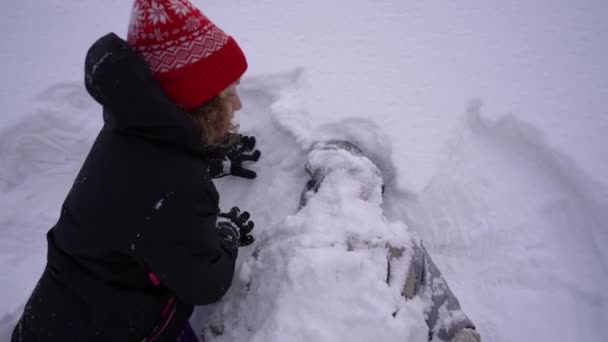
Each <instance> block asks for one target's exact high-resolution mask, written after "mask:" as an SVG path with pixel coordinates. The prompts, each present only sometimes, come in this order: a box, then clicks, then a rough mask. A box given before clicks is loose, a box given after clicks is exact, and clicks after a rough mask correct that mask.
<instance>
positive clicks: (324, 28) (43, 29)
mask: <svg viewBox="0 0 608 342" xmlns="http://www.w3.org/2000/svg"><path fill="white" fill-rule="evenodd" d="M195 3H196V4H197V5H199V6H200V7H201V8H202V9H203V10H204V12H205V13H206V14H207V15H208V16H209V17H210V18H211V19H212V20H214V21H215V22H216V23H217V24H218V25H219V26H220V27H222V28H223V29H224V30H225V31H227V32H229V33H230V34H232V35H233V36H234V37H235V38H236V39H237V40H238V42H239V43H240V45H241V46H242V47H243V49H244V50H245V52H246V54H247V56H248V60H249V65H250V67H249V71H248V73H247V74H246V75H245V77H244V78H243V81H242V84H241V94H242V98H243V103H244V107H245V108H244V109H243V110H242V111H241V112H240V113H239V114H238V115H237V118H238V120H239V122H240V124H241V128H242V130H243V132H245V133H248V134H254V135H255V136H256V137H257V138H258V144H259V148H260V149H261V150H262V153H263V155H262V158H261V159H260V161H259V162H258V163H257V164H256V165H255V166H254V168H255V170H256V171H258V174H259V177H258V178H257V179H256V180H254V181H249V180H244V179H234V178H227V179H222V180H220V181H218V182H217V185H218V188H219V190H220V194H221V206H222V207H223V208H224V209H228V208H230V207H231V206H233V205H238V206H240V207H241V208H243V209H246V210H248V211H250V212H251V213H252V217H253V220H254V221H255V222H256V228H255V230H254V234H255V235H256V238H257V242H256V244H254V246H253V247H249V248H244V249H242V250H241V254H240V257H239V268H238V270H237V275H236V277H235V279H234V286H233V288H232V289H231V290H230V291H229V293H228V294H227V296H226V298H225V299H224V301H223V302H222V303H219V304H217V305H214V306H210V307H207V308H203V309H201V310H200V312H198V313H197V315H195V316H194V317H193V320H192V322H193V324H194V325H195V326H197V327H202V326H203V325H204V324H207V323H205V322H202V319H203V318H206V317H208V313H209V312H212V313H213V312H217V310H224V309H225V313H226V314H227V316H224V317H223V318H221V319H222V320H224V323H226V329H228V331H230V329H231V328H234V330H233V331H234V333H236V332H242V334H239V335H237V336H234V335H232V336H233V337H235V340H237V341H249V340H255V339H256V338H257V339H260V340H264V339H271V338H272V337H273V336H279V335H280V334H281V333H282V332H281V331H278V330H273V326H272V324H270V321H271V320H270V321H266V322H264V321H263V320H264V319H265V318H272V317H274V318H276V319H279V318H280V319H283V320H286V321H284V322H285V323H286V324H293V327H294V329H301V330H300V331H302V332H304V331H305V329H307V328H310V327H311V326H312V325H314V326H316V327H317V328H318V330H315V331H313V332H311V334H312V335H300V336H295V335H288V334H287V332H285V333H284V334H283V335H282V336H284V337H285V340H301V341H306V340H310V339H313V338H312V337H310V338H307V336H319V335H315V334H323V332H324V331H325V332H329V331H330V327H329V326H327V325H325V326H324V322H326V321H331V318H332V317H334V318H335V317H344V318H345V320H347V321H348V318H352V317H356V314H357V312H356V310H361V309H362V308H367V309H368V310H369V312H370V313H372V312H380V311H382V310H381V309H382V307H383V306H384V307H386V308H387V310H388V307H390V305H388V304H387V303H388V302H389V299H388V298H390V293H389V292H390V287H386V286H385V287H380V286H379V284H380V282H379V281H378V279H379V278H381V273H382V270H381V269H380V267H379V266H378V267H374V264H375V263H378V259H377V258H378V256H377V255H375V254H374V249H373V248H371V249H360V250H359V251H358V252H356V253H355V254H354V255H353V258H352V260H349V261H348V262H344V263H332V260H337V259H332V255H336V254H339V253H345V252H344V250H343V249H336V248H330V247H331V246H330V247H327V246H326V245H324V246H325V247H319V248H317V249H315V250H316V251H317V253H310V254H302V255H296V257H297V258H296V259H295V260H297V261H298V262H299V264H298V263H296V264H295V266H292V268H285V265H283V264H281V253H282V252H285V253H296V252H295V251H294V250H292V249H290V248H289V247H290V246H300V245H302V244H306V243H308V244H311V245H322V244H323V243H327V242H328V241H329V240H330V239H331V238H332V236H334V235H333V234H338V232H337V231H335V230H333V231H331V232H332V233H328V234H321V232H322V228H323V227H325V226H326V225H327V224H328V223H329V222H331V220H334V218H332V217H331V215H327V216H326V217H325V219H326V220H323V218H322V217H321V218H315V217H314V216H310V215H308V216H307V211H303V212H300V213H298V205H299V195H300V191H301V190H302V188H303V187H304V184H305V182H306V174H305V172H304V169H303V165H304V161H305V157H306V152H307V148H308V147H309V146H310V144H311V143H313V142H314V141H317V140H319V139H324V138H347V139H351V140H353V141H354V142H355V143H358V144H359V145H360V146H362V147H363V148H364V150H366V153H368V154H369V155H370V157H371V158H372V160H373V161H374V162H375V163H376V164H377V165H378V166H379V167H380V169H381V170H382V173H383V178H384V181H385V183H386V193H385V195H384V197H383V203H382V209H383V211H384V214H385V215H386V217H387V219H386V221H383V223H382V224H378V225H377V229H378V232H382V231H383V229H388V228H387V227H393V228H394V227H396V226H399V227H402V228H403V230H402V231H400V232H401V233H400V234H405V233H406V230H407V229H406V227H407V228H408V229H409V231H408V233H412V234H416V235H417V236H419V237H420V238H422V240H423V241H424V243H425V245H426V247H427V249H428V250H429V252H430V254H431V256H432V257H433V259H434V260H435V261H436V263H437V265H438V267H439V268H440V269H441V271H442V272H443V273H444V276H445V277H446V279H447V281H448V283H449V284H450V286H451V288H452V290H453V291H454V292H455V294H456V295H457V296H458V297H459V299H460V302H461V304H462V307H463V310H464V311H465V312H466V313H467V314H468V315H469V316H470V318H471V319H472V320H473V321H474V322H475V323H476V324H477V326H478V329H479V331H480V333H481V335H482V338H483V340H485V341H498V342H502V341H547V342H555V341H578V340H582V341H605V340H606V336H608V326H606V324H605V323H606V322H607V321H608V294H606V291H605V289H606V288H607V287H608V252H606V247H605V246H608V224H607V222H608V176H607V175H608V152H606V149H605V146H607V143H608V138H606V134H605V132H606V131H607V129H608V100H606V99H607V98H608V62H606V61H607V60H608V56H607V55H608V41H607V40H606V38H605V37H606V36H607V34H608V3H606V2H604V1H599V0H583V1H576V2H575V1H571V2H567V1H549V0H539V1H533V2H532V1H524V0H507V1H502V2H500V3H496V2H486V1H481V0H473V1H468V2H466V3H463V2H454V1H448V0H439V1H434V2H419V1H417V2H414V1H396V0H393V1H383V2H372V1H361V0H355V1H345V0H336V1H332V2H322V1H317V0H313V1H307V2H298V3H294V2H284V1H283V2H282V1H278V0H264V1H257V2H250V1H244V0H235V1H231V2H229V3H227V2H225V1H218V0H213V1H205V2H203V1H195ZM130 6H131V3H130V1H119V0H107V1H99V0H87V1H75V0H61V1H59V0H48V1H44V2H40V1H34V0H23V1H18V2H14V1H4V2H2V3H0V30H1V31H2V32H3V33H4V41H3V42H4V44H3V46H2V47H0V62H1V63H0V70H1V72H2V73H1V74H2V76H3V82H1V83H0V106H1V109H2V113H3V116H2V117H0V192H1V195H0V283H1V284H2V291H1V294H0V296H1V299H2V300H1V301H0V340H7V339H8V336H9V333H10V330H11V328H12V325H13V324H14V323H15V320H16V319H17V318H18V316H19V314H20V311H21V310H22V308H23V305H24V303H25V301H26V299H27V297H28V295H29V293H30V291H31V290H32V289H33V287H34V285H35V283H36V281H37V279H38V277H39V275H40V273H41V271H42V268H43V266H44V262H45V256H46V246H45V236H44V234H45V233H46V231H47V230H48V229H49V228H50V227H51V226H52V225H53V224H54V223H55V221H56V219H57V217H58V214H59V208H60V206H61V204H62V201H63V199H64V198H65V195H66V194H67V192H68V190H69V187H70V186H71V184H72V182H73V181H74V178H75V175H76V173H77V171H78V169H79V167H80V165H81V163H82V162H83V160H84V157H85V156H86V153H87V152H88V150H89V148H90V146H91V143H92V141H93V139H94V138H95V136H96V134H97V131H98V130H99V128H100V126H101V110H100V108H99V107H98V105H97V104H96V103H95V102H94V101H93V100H92V99H91V98H90V97H88V95H87V94H86V92H85V90H84V85H83V81H82V78H83V75H82V69H83V68H82V66H83V64H84V55H85V53H86V50H87V48H88V47H89V45H90V44H91V43H92V42H93V41H94V40H95V39H97V38H98V37H99V36H101V35H102V34H105V33H107V32H110V31H114V32H116V33H118V34H119V35H121V36H123V37H124V36H126V28H127V26H128V19H129V15H130V13H129V10H130ZM482 102H483V105H482ZM356 203H357V205H361V206H363V205H364V203H367V202H363V203H361V202H356ZM161 204H162V203H161ZM311 204H312V202H311ZM351 204H352V203H351ZM353 205H354V204H353ZM160 209H161V210H162V207H161V208H160ZM367 209H370V208H369V207H368V208H367ZM327 210H329V209H327ZM370 210H371V209H370ZM374 210H376V209H374ZM366 212H367V211H365V210H361V211H360V212H357V213H356V214H357V215H359V214H361V215H363V216H361V217H359V216H357V217H358V218H360V219H361V220H362V221H365V220H366V219H369V218H370V217H372V216H366V215H364V214H363V213H366ZM367 213H368V214H369V212H367ZM376 214H377V212H376ZM370 215H371V214H370ZM338 217H339V216H338ZM374 217H376V218H377V217H378V216H377V215H376V216H374ZM303 218H306V219H310V220H315V219H317V220H319V225H318V226H316V227H315V226H314V225H305V226H306V227H307V228H306V229H301V228H302V227H303V225H298V222H299V221H298V220H301V219H303ZM336 219H337V218H336ZM298 228H300V229H298ZM353 229H364V226H363V225H362V226H361V227H353ZM344 231H345V230H342V232H344ZM391 231H392V230H391ZM368 233H370V234H371V232H368ZM387 234H388V233H387ZM273 241H274V243H273ZM264 243H266V244H267V245H268V246H269V247H268V248H267V249H262V247H263V246H264ZM256 249H259V251H260V254H259V256H263V257H264V258H265V259H264V260H266V261H267V263H266V264H265V265H267V267H266V268H260V267H259V265H258V264H256V263H255V262H254V259H255V258H254V257H253V256H252V253H253V252H254V250H256ZM338 259H340V258H338ZM340 260H346V259H340ZM355 265H357V267H358V266H361V267H363V269H364V270H365V272H361V273H360V274H359V275H360V277H358V278H349V277H346V278H342V279H340V278H336V277H337V275H339V274H344V275H348V274H351V273H349V272H354V270H353V267H355ZM290 272H291V273H290ZM256 277H257V278H256ZM289 277H292V278H289ZM251 279H265V281H267V282H268V283H267V284H268V288H265V287H264V286H263V285H262V284H259V283H256V284H257V285H255V284H254V283H251V284H254V285H255V286H259V288H258V290H259V291H260V292H259V293H264V292H262V291H268V292H266V297H264V296H262V297H255V298H253V297H249V298H248V297H243V296H242V290H243V288H244V287H245V286H246V284H247V283H248V282H250V280H251ZM289 279H292V281H291V283H290V282H289V281H288V280H289ZM336 279H337V280H336ZM348 279H350V280H353V279H354V280H355V281H351V282H347V280H348ZM315 281H327V282H329V281H332V282H334V283H333V284H335V285H338V284H342V283H341V282H344V284H346V285H348V286H346V285H345V286H344V292H343V293H342V294H343V295H344V296H353V298H355V295H358V298H357V299H356V305H353V307H352V310H353V311H354V313H353V312H351V311H350V310H347V309H345V308H344V307H341V306H335V307H327V308H326V310H325V311H323V312H320V313H319V315H320V316H319V317H318V318H317V319H316V320H314V321H298V320H297V317H298V316H297V315H298V312H302V313H305V312H306V310H308V309H311V308H312V307H313V306H314V304H315V303H316V304H319V303H320V302H321V301H323V300H324V299H332V298H334V296H333V295H334V294H336V292H331V291H330V290H329V288H328V292H327V293H320V294H316V295H317V296H318V297H315V298H311V301H312V302H310V301H302V300H301V298H299V297H298V298H293V297H289V296H281V295H282V294H284V293H286V292H280V291H274V290H276V289H277V288H280V287H281V286H301V287H302V288H303V289H304V290H306V289H311V288H312V285H315V284H314V282H315ZM317 285H318V284H317ZM252 286H253V285H252ZM383 291H384V292H383ZM310 296H311V297H312V296H313V294H311V295H310ZM323 296H328V297H323ZM239 298H242V299H243V301H242V305H243V307H242V308H239V307H232V306H231V305H232V304H231V303H239V301H238V300H236V299H239ZM373 298H375V299H376V300H372V299H373ZM264 299H267V301H265V300H264ZM404 303H405V302H401V304H400V305H403V306H404V307H407V310H404V311H403V313H404V320H403V325H400V326H395V327H393V328H394V330H390V329H387V330H386V331H383V332H382V333H381V334H384V335H379V334H373V336H372V335H367V334H371V333H372V332H373V331H374V329H373V327H372V326H373V321H370V322H362V323H361V324H354V323H351V330H348V331H347V332H344V334H345V335H344V336H349V335H347V334H352V336H354V337H356V338H354V337H353V338H352V340H365V341H369V340H372V339H378V340H383V339H384V340H390V339H391V338H392V337H391V336H393V335H391V334H397V333H398V332H399V329H404V328H408V331H404V332H403V335H402V336H403V340H407V339H408V336H409V340H411V341H418V340H419V339H420V338H422V337H421V336H422V335H420V332H419V331H418V330H417V329H418V328H420V325H419V324H420V317H418V316H417V314H419V307H418V306H417V305H416V303H410V304H407V303H405V304H404ZM391 304H394V303H393V302H391ZM308 305H311V306H308ZM391 309H392V308H391ZM408 310H409V311H408ZM237 311H238V312H237ZM389 311H390V310H389ZM407 312H409V313H411V315H410V316H407V315H405V313H407ZM256 313H258V314H259V316H256V315H255V314H256ZM390 313H392V311H391V312H390ZM390 313H389V315H390ZM350 314H353V315H350ZM279 316H280V317H279ZM406 316H407V318H405V317H406ZM213 317H217V316H213ZM236 317H253V318H252V320H251V322H242V321H236V320H235V318H236ZM307 317H308V316H307ZM389 317H390V316H389ZM374 319H378V320H382V319H383V318H382V317H381V316H378V315H376V316H374ZM277 322H278V321H277ZM248 324H250V325H248ZM297 324H302V325H297ZM247 327H255V328H257V330H256V331H251V332H249V334H245V333H244V332H245V331H247V329H241V328H247ZM324 327H325V328H327V329H325V330H324ZM417 327H418V328H417ZM326 337H327V339H331V336H326ZM320 339H323V338H320ZM334 340H341V338H337V337H336V338H335V339H334Z"/></svg>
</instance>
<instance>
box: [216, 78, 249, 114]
mask: <svg viewBox="0 0 608 342" xmlns="http://www.w3.org/2000/svg"><path fill="white" fill-rule="evenodd" d="M239 83H241V80H238V81H236V82H234V83H232V84H231V85H229V86H228V88H226V89H224V90H223V91H222V92H221V93H220V97H221V98H223V99H224V100H225V101H226V107H227V108H226V111H227V114H228V115H229V116H230V118H231V119H232V117H233V116H234V112H236V111H237V110H240V109H241V108H242V107H243V105H242V104H241V98H240V97H239V93H238V92H237V90H236V87H237V86H238V85H239Z"/></svg>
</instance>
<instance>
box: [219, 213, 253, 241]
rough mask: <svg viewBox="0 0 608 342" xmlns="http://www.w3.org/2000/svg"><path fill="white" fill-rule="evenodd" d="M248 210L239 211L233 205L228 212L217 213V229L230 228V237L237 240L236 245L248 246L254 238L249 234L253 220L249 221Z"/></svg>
mask: <svg viewBox="0 0 608 342" xmlns="http://www.w3.org/2000/svg"><path fill="white" fill-rule="evenodd" d="M250 216H251V215H249V213H248V212H246V211H245V212H243V213H241V210H240V209H239V208H238V207H233V208H232V209H230V211H229V212H228V213H221V214H219V215H218V217H219V219H218V229H220V225H221V227H222V228H221V229H224V230H226V229H229V228H230V229H231V231H230V232H227V233H229V234H231V237H230V238H231V239H233V240H236V241H237V243H238V244H237V247H244V246H249V245H251V244H252V243H253V241H254V240H255V239H254V238H253V236H252V235H251V230H252V229H253V227H254V223H253V221H251V220H250V219H249V218H250Z"/></svg>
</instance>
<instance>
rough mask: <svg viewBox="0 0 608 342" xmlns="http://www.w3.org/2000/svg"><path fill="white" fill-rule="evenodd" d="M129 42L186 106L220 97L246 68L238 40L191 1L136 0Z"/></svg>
mask: <svg viewBox="0 0 608 342" xmlns="http://www.w3.org/2000/svg"><path fill="white" fill-rule="evenodd" d="M127 41H128V42H129V44H130V45H131V46H132V47H133V48H134V49H135V51H137V52H138V53H139V54H140V55H141V56H142V57H143V58H144V60H145V61H146V62H147V63H148V65H150V68H151V69H152V72H153V73H154V76H155V77H156V78H157V79H158V80H159V82H160V84H161V86H162V88H163V89H164V91H165V93H166V94H167V95H168V96H169V98H171V99H172V100H173V101H174V102H175V103H177V104H178V105H180V106H181V107H182V108H184V109H186V110H189V109H192V108H195V107H197V106H199V105H201V104H203V103H205V102H206V101H207V100H209V99H211V98H213V97H214V96H216V95H218V94H219V93H220V92H221V91H222V90H224V89H225V88H227V87H228V86H229V85H231V84H232V83H234V82H235V81H237V80H238V79H239V78H240V77H241V75H243V73H244V72H245V70H246V69H247V60H246V59H245V55H244V54H243V51H241V48H240V47H239V46H238V44H237V43H236V41H235V40H234V39H233V38H232V37H230V36H228V35H227V34H226V33H224V31H222V30H221V29H220V28H219V27H217V26H215V25H214V24H213V23H212V22H211V21H210V20H209V19H208V18H207V17H206V16H205V15H204V14H203V13H201V11H200V10H199V9H198V8H196V7H195V6H194V5H193V4H191V3H190V2H189V1H188V0H135V3H134V4H133V10H132V13H131V22H130V24H129V33H128V35H127Z"/></svg>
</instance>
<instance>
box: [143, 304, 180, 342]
mask: <svg viewBox="0 0 608 342" xmlns="http://www.w3.org/2000/svg"><path fill="white" fill-rule="evenodd" d="M174 301H175V297H171V298H169V301H168V302H167V305H165V308H164V309H163V313H162V316H161V319H163V320H164V323H163V325H162V326H160V327H157V328H156V329H154V332H152V336H151V337H150V338H149V339H148V340H146V341H147V342H153V341H156V339H157V338H158V337H159V336H160V335H161V334H162V333H163V331H165V328H166V327H167V325H169V322H171V318H173V315H174V314H175V305H173V302H174ZM169 308H171V311H170V313H169V317H167V312H169ZM165 317H167V318H166V319H165Z"/></svg>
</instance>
